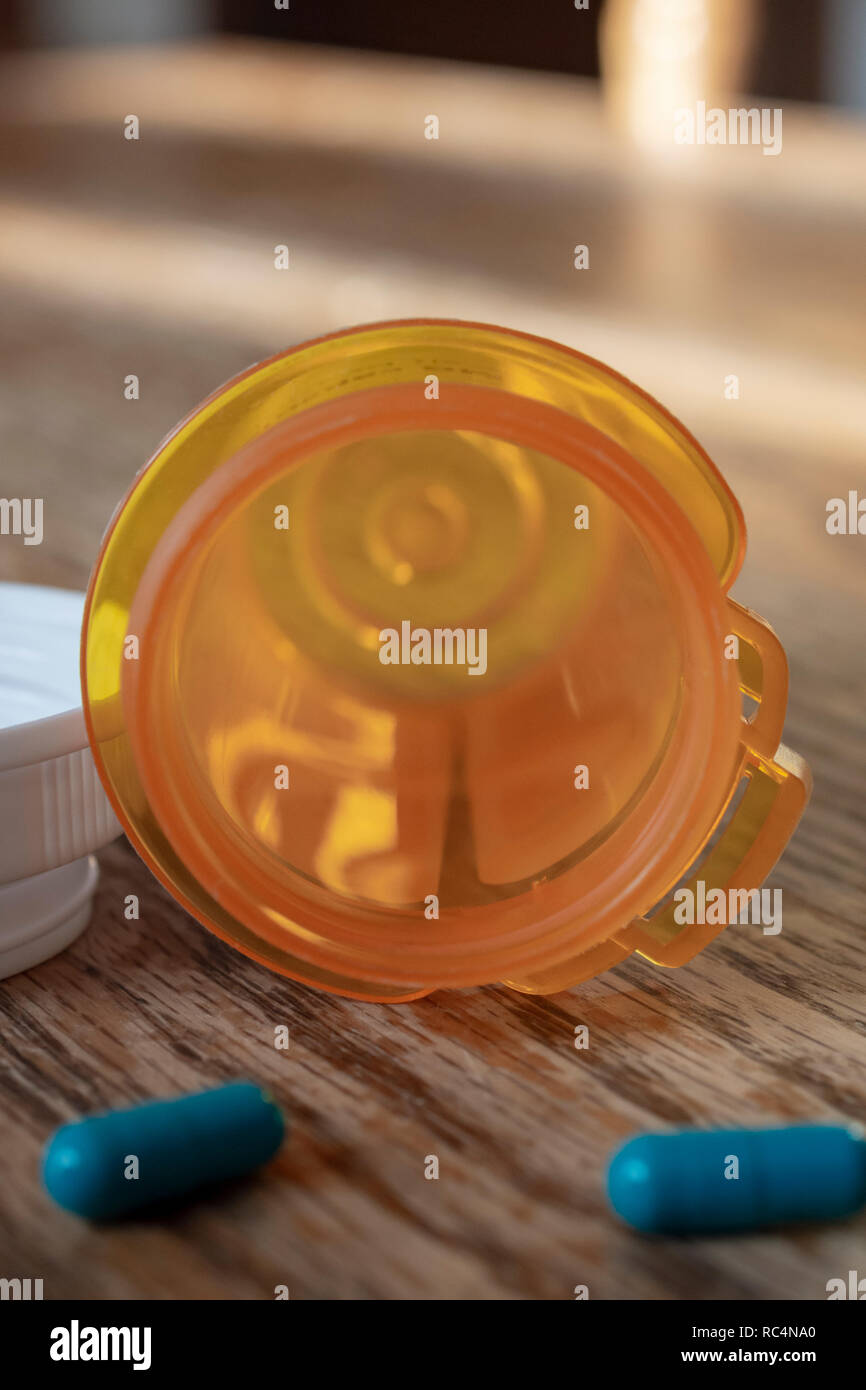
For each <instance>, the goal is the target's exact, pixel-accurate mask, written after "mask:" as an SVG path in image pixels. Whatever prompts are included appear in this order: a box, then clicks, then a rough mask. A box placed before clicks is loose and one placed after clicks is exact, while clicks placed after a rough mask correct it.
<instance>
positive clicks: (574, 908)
mask: <svg viewBox="0 0 866 1390" xmlns="http://www.w3.org/2000/svg"><path fill="white" fill-rule="evenodd" d="M743 549H744V532H743V524H742V517H741V515H740V511H739V508H738V506H737V504H736V502H735V500H734V498H733V497H732V495H731V493H730V492H729V490H728V488H727V487H726V485H725V483H724V482H723V480H722V478H721V477H720V475H719V473H718V472H717V470H716V469H715V467H714V466H713V464H712V463H711V462H710V460H709V459H708V458H707V456H706V455H705V454H704V452H703V451H702V450H701V448H700V447H699V445H698V444H697V443H696V442H695V440H694V439H692V437H691V436H690V435H689V434H688V433H687V432H686V431H685V430H684V429H683V427H682V426H681V425H680V424H678V423H677V421H675V420H674V419H673V418H672V417H671V416H670V415H669V414H668V413H667V412H666V411H665V410H664V409H663V408H662V407H661V406H660V405H658V404H657V403H656V402H655V401H653V400H652V399H651V398H650V397H648V396H647V395H645V394H644V393H643V392H642V391H640V390H639V389H638V388H637V387H635V386H633V385H631V383H629V382H627V381H626V380H624V379H623V378H622V377H620V376H618V375H616V374H615V373H614V372H612V371H610V370H609V369H608V368H606V367H604V366H602V365H601V364H600V363H598V362H595V361H593V360H591V359H589V358H586V357H583V356H581V355H580V354H578V353H575V352H571V351H569V350H568V349H566V348H563V347H559V346H557V345H556V344H554V343H550V342H546V341H544V340H542V339H538V338H532V337H528V336H526V335H523V334H518V333H515V332H512V331H510V330H506V329H502V328H493V327H488V326H485V325H481V324H470V323H457V322H443V321H437V320H424V321H410V322H400V323H390V324H388V323H386V324H377V325H373V326H371V327H364V328H358V329H355V330H352V331H350V332H345V333H341V334H337V335H334V336H332V337H329V338H323V339H320V340H318V341H316V342H313V343H307V344H304V345H303V346H301V347H298V348H294V349H292V350H290V351H289V352H286V353H284V354H282V355H281V356H279V357H276V358H273V359H272V360H271V361H269V362H265V363H262V364H261V365H259V366H257V367H254V368H252V369H251V370H250V371H248V372H246V373H244V374H243V375H242V376H240V377H238V378H237V379H236V380H234V381H232V382H229V383H228V385H226V386H224V387H223V388H222V389H221V390H219V391H218V392H216V394H215V395H213V396H212V397H210V399H209V400H207V401H206V402H205V403H204V404H203V405H202V406H201V407H200V408H199V409H198V410H197V411H196V412H195V413H194V414H193V415H191V416H190V417H189V418H188V419H187V420H185V421H184V422H183V424H181V425H180V426H179V427H178V429H177V430H176V431H175V432H174V433H173V434H172V435H171V436H170V437H169V438H168V439H167V440H166V441H165V442H164V444H163V445H162V446H161V448H160V449H159V451H158V452H157V454H156V455H155V457H154V458H153V459H152V460H151V462H150V464H149V465H148V466H147V468H146V469H144V471H143V472H142V473H141V474H140V475H139V476H138V478H137V479H136V481H135V483H134V485H133V487H132V489H131V490H130V492H129V494H128V496H127V498H126V500H125V502H124V503H123V505H122V506H121V507H120V509H119V510H118V512H117V514H116V516H115V518H114V521H113V523H112V525H111V528H110V530H109V532H108V534H107V536H106V538H105V541H104V543H103V547H102V551H101V554H100V556H99V559H98V562H97V565H96V568H95V570H94V574H93V577H92V580H91V585H90V592H89V596H88V604H87V613H86V618H85V628H84V638H83V647H82V680H83V686H84V697H85V711H86V714H87V719H88V722H89V729H90V736H91V742H92V745H93V749H94V753H95V756H96V760H97V766H98V767H99V769H100V773H101V776H102V778H103V781H104V784H105V787H106V790H107V792H108V794H109V796H110V798H111V800H112V802H113V804H114V807H115V809H116V811H117V814H118V816H119V817H120V819H121V821H122V823H123V825H124V827H125V829H126V831H127V833H128V835H129V837H130V839H131V840H132V842H133V844H134V845H135V846H136V848H137V849H138V851H139V853H140V854H141V855H142V857H143V858H144V859H145V861H146V862H147V863H148V864H149V865H150V867H151V868H152V869H153V871H154V873H155V874H156V875H157V876H158V877H159V878H160V879H161V880H162V882H163V883H164V884H165V885H166V886H167V887H168V888H169V889H170V891H171V892H172V893H173V894H174V895H175V897H176V898H177V899H178V900H179V901H180V902H181V903H183V905H184V906H185V907H186V908H187V909H188V910H189V911H190V912H192V913H193V914H194V915H195V916H196V917H198V918H199V920H200V921H202V922H203V923H204V924H205V925H206V926H208V927H210V928H211V929H212V930H213V931H215V932H217V933H218V934H219V935H220V936H222V937H224V938H225V939H226V940H228V941H230V942H231V943H232V944H233V945H235V946H237V947H239V948H240V949H241V950H242V951H245V952H246V953H247V954H248V955H251V956H253V957H254V958H255V959H257V960H259V961H262V962H264V963H265V964H267V965H269V966H271V967H272V968H274V969H276V970H279V971H282V972H283V973H285V974H287V975H290V976H292V977H294V978H295V979H298V980H302V981H304V982H306V983H309V984H313V985H317V986H319V987H321V988H324V989H329V990H332V991H336V992H338V993H342V994H348V995H352V996H356V997H359V998H363V999H374V1000H400V999H410V998H417V997H418V996H420V995H423V994H426V993H428V992H430V991H431V990H434V989H437V988H440V987H446V986H467V985H477V984H484V983H489V982H493V981H500V980H501V981H505V982H506V983H508V984H509V985H511V986H512V987H513V988H515V989H519V990H524V991H528V992H543V993H547V992H551V991H554V990H559V989H563V988H565V987H568V986H570V985H572V984H575V983H577V982H579V981H581V980H584V979H587V978H588V977H590V976H591V975H595V974H597V973H598V972H599V971H601V970H604V969H606V968H607V967H608V966H610V965H613V964H615V963H616V962H618V961H620V960H622V959H623V958H624V957H625V956H627V955H628V954H629V953H630V952H632V951H638V952H639V953H640V954H641V955H644V956H647V957H649V959H651V960H653V961H656V962H658V963H660V964H662V965H679V964H681V963H682V962H683V961H686V960H688V959H690V957H691V956H692V955H694V954H695V952H696V951H698V950H700V949H701V948H702V947H703V946H704V945H705V944H706V942H707V941H708V940H709V939H710V938H711V937H712V936H714V935H715V934H716V932H717V931H719V930H720V928H719V927H718V926H704V925H693V926H680V925H678V924H677V922H676V920H675V916H674V912H673V910H672V905H671V901H670V895H671V892H672V890H673V889H674V887H675V886H676V885H677V884H679V883H681V882H682V881H683V880H685V881H686V882H688V874H689V871H690V870H691V872H692V877H693V878H695V877H697V876H698V873H699V876H700V878H701V879H702V880H703V881H704V882H705V883H706V884H707V887H708V888H710V887H713V886H721V887H724V888H733V887H736V888H746V889H752V888H756V887H758V886H759V885H760V883H761V881H762V880H763V878H764V877H765V875H766V874H767V873H768V871H769V869H770V868H771V867H772V865H773V863H774V862H775V860H776V858H777V857H778V855H779V854H780V852H781V850H782V849H783V847H784V845H785V844H786V842H787V840H788V838H789V836H790V834H791V832H792V830H793V828H794V825H795V824H796V821H797V819H798V817H799V815H800V813H801V811H802V808H803V806H804V804H805V801H806V799H807V796H808V773H807V771H806V769H805V767H804V765H803V763H802V761H801V760H800V759H798V758H797V757H796V756H795V755H793V754H791V753H789V752H788V751H787V750H786V749H784V748H780V747H779V740H780V736H781V731H782V724H783V719H784V711H785V703H786V695H787V672H786V663H785V657H784V653H783V652H782V649H781V647H780V645H779V642H778V640H777V638H776V637H775V635H774V634H773V632H772V631H771V629H770V628H769V627H768V626H767V625H766V624H765V623H764V622H763V621H762V620H761V619H760V618H758V617H756V616H755V615H754V614H753V613H750V612H749V611H748V610H746V609H743V608H741V607H740V606H739V605H738V604H736V603H734V602H733V601H732V600H730V599H728V598H727V597H726V593H727V589H728V587H729V586H730V584H731V582H732V580H733V578H734V576H735V574H736V572H737V570H738V568H739V565H740V563H741V560H742V555H743ZM733 638H737V639H738V643H734V642H733V641H732V639H733ZM737 645H738V646H739V655H738V658H737V656H736V647H737ZM732 657H733V659H732ZM743 692H745V693H746V694H748V695H749V696H750V697H751V698H752V700H753V701H755V702H756V703H757V711H756V715H755V717H754V718H753V719H752V720H751V721H749V722H747V721H746V720H745V719H744V718H743V715H742V693H743ZM744 781H745V783H746V790H745V794H742V795H740V796H739V799H738V800H736V801H735V799H734V794H735V792H737V790H738V788H740V787H741V784H742V783H743V782H744ZM726 811H727V812H728V816H727V818H726V821H725V824H724V828H723V829H722V830H721V831H719V827H720V823H721V822H722V819H723V817H724V816H725V813H726ZM698 866H699V868H698ZM659 904H661V906H658V905H659Z"/></svg>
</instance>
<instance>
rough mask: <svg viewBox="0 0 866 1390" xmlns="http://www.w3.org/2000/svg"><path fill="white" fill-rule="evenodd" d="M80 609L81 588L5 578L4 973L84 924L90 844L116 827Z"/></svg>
mask: <svg viewBox="0 0 866 1390" xmlns="http://www.w3.org/2000/svg"><path fill="white" fill-rule="evenodd" d="M83 611H84V595H83V594H80V593H75V592H71V591H68V590H65V589H50V588H43V587H40V586H37V585H33V584H0V978H3V977H5V976H7V975H12V974H15V973H17V972H18V971H19V970H27V969H29V968H30V967H31V966H33V965H37V964H38V963H39V962H40V961H43V960H47V959H48V957H49V956H52V955H54V954H55V953H56V952H57V951H59V950H62V949H63V948H64V947H65V946H68V945H69V944H70V942H72V941H74V940H75V938H76V937H77V936H78V935H79V934H80V933H81V932H82V931H83V930H84V928H85V926H86V925H87V923H88V921H89V919H90V912H91V907H92V900H93V893H94V890H95V888H96V881H97V878H98V870H97V866H96V861H95V860H94V859H93V858H92V853H93V851H94V850H97V849H99V848H101V846H103V845H106V844H108V842H109V841H110V840H113V839H114V838H115V836H116V835H119V834H120V826H119V824H118V822H117V819H116V818H115V815H114V812H113V811H112V809H111V806H110V804H109V802H108V799H107V797H106V795H105V792H104V791H103V789H102V784H101V783H100V781H99V777H98V775H97V772H96V768H95V767H94V765H93V758H92V756H91V753H90V747H89V745H88V741H87V730H86V727H85V723H84V714H83V712H82V708H81V689H80V684H79V676H78V648H79V642H80V636H81V619H82V615H83Z"/></svg>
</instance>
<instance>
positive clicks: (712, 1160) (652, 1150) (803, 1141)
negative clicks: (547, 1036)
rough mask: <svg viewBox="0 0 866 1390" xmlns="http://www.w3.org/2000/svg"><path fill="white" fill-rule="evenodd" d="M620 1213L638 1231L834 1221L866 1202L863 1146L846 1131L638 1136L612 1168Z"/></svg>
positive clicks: (795, 1128)
mask: <svg viewBox="0 0 866 1390" xmlns="http://www.w3.org/2000/svg"><path fill="white" fill-rule="evenodd" d="M607 1186H608V1196H609V1198H610V1203H611V1206H612V1207H613V1209H614V1211H615V1212H616V1213H617V1214H618V1215H619V1216H621V1217H622V1219H623V1221H626V1222H628V1224H629V1225H630V1226H635V1227H636V1228H637V1229H638V1230H639V1231H653V1232H659V1233H665V1234H669V1235H684V1234H689V1233H700V1232H702V1233H705V1234H709V1233H711V1232H718V1231H748V1230H755V1229H757V1228H758V1227H761V1226H775V1225H779V1224H781V1223H784V1222H791V1221H832V1220H835V1219H837V1218H839V1217H843V1216H850V1215H851V1213H852V1212H855V1211H857V1210H858V1209H859V1208H860V1207H861V1206H863V1204H864V1203H866V1141H864V1139H863V1138H862V1137H861V1136H860V1135H859V1134H858V1133H857V1132H856V1131H854V1130H852V1129H846V1128H845V1127H844V1126H842V1125H790V1126H787V1127H786V1128H784V1129H714V1130H679V1131H677V1132H675V1133H672V1134H641V1135H638V1136H637V1137H636V1138H634V1139H629V1141H628V1142H627V1143H626V1144H624V1145H623V1147H622V1148H621V1149H619V1150H618V1151H617V1152H616V1153H615V1154H614V1156H613V1158H612V1159H611V1161H610V1166H609V1168H608V1175H607Z"/></svg>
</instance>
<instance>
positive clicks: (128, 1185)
mask: <svg viewBox="0 0 866 1390" xmlns="http://www.w3.org/2000/svg"><path fill="white" fill-rule="evenodd" d="M284 1135H285V1125H284V1122H283V1116H282V1114H281V1113H280V1110H279V1108H278V1107H277V1105H276V1103H275V1102H274V1101H273V1100H272V1099H271V1097H270V1096H269V1095H267V1093H266V1092H265V1091H263V1090H262V1089H261V1087H259V1086H255V1085H253V1084H252V1083H251V1082H248V1081H234V1082H232V1083H231V1084H230V1085H228V1086H219V1087H218V1088H217V1089H216V1090H213V1091H202V1092H201V1093H199V1094H197V1095H191V1096H181V1097H180V1098H179V1099H177V1100H157V1101H151V1102H149V1103H148V1104H147V1105H137V1106H136V1107H135V1108H134V1109H132V1110H111V1111H108V1112H107V1113H106V1114H104V1115H92V1116H90V1117H88V1118H87V1119H83V1120H77V1121H75V1123H73V1124H69V1125H64V1126H63V1127H62V1128H61V1129H58V1130H57V1132H56V1133H55V1134H54V1135H53V1136H52V1138H51V1139H50V1141H49V1143H48V1145H47V1147H46V1150H45V1155H44V1157H43V1161H42V1180H43V1182H44V1184H45V1187H46V1189H47V1191H48V1193H49V1195H50V1196H51V1197H53V1199H54V1201H55V1202H57V1204H58V1205H59V1206H61V1207H65V1209H66V1210H67V1211H72V1212H75V1213H76V1215H78V1216H86V1217H88V1218H90V1219H91V1220H95V1221H102V1220H107V1219H110V1218H112V1217H116V1216H123V1215H125V1214H126V1213H127V1212H131V1211H136V1210H138V1209H139V1208H142V1207H146V1206H150V1205H151V1204H152V1203H155V1202H163V1201H166V1200H170V1199H173V1198H177V1197H183V1196H186V1195H187V1194H188V1193H191V1192H193V1191H195V1190H196V1189H197V1188H199V1187H203V1186H205V1185H206V1184H210V1183H218V1182H224V1181H225V1180H226V1179H229V1178H238V1177H241V1176H242V1175H243V1174H244V1173H248V1172H250V1171H251V1170H252V1169H253V1168H257V1167H259V1165H260V1164H262V1163H266V1162H267V1161H268V1159H269V1158H272V1157H273V1155H274V1154H275V1153H276V1152H277V1149H278V1148H279V1147H280V1145H281V1144H282V1142H283V1138H284Z"/></svg>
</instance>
